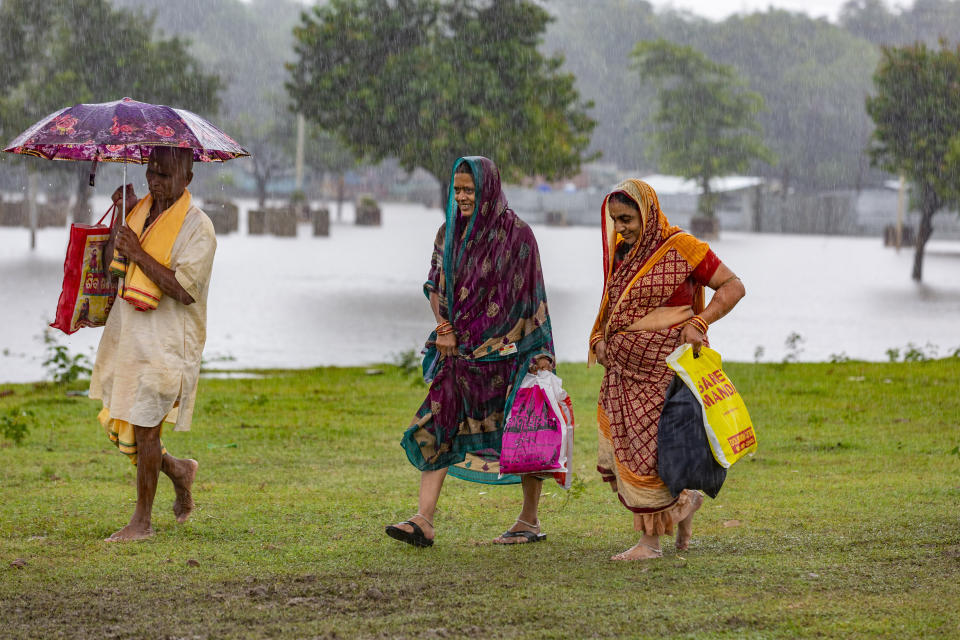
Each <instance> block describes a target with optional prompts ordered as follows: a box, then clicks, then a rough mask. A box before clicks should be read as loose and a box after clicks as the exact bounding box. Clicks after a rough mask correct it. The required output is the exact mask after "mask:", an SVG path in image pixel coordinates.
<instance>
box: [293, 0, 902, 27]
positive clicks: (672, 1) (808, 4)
mask: <svg viewBox="0 0 960 640" xmlns="http://www.w3.org/2000/svg"><path fill="white" fill-rule="evenodd" d="M583 1H584V2H590V0H583ZM647 1H648V2H650V4H652V5H653V6H654V7H657V8H658V9H659V8H668V7H670V8H673V9H678V10H685V11H690V12H691V13H696V14H697V15H701V16H703V17H705V18H710V19H711V20H723V19H724V18H726V17H727V16H729V15H730V14H733V13H753V12H755V11H766V9H767V7H776V8H777V9H786V10H788V11H802V12H804V13H807V14H808V15H811V16H813V17H815V18H827V19H829V20H831V21H832V22H836V21H837V16H839V15H840V8H841V7H842V6H843V5H844V2H845V0H647ZM885 1H886V4H887V6H890V5H891V2H890V0H885ZM300 2H303V3H304V4H313V0H300ZM892 4H895V5H896V4H908V5H912V4H913V2H912V0H906V2H893V3H892Z"/></svg>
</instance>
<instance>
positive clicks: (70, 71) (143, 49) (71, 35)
mask: <svg viewBox="0 0 960 640" xmlns="http://www.w3.org/2000/svg"><path fill="white" fill-rule="evenodd" d="M152 31H153V21H152V19H150V18H145V17H144V16H142V15H140V14H137V13H133V12H131V11H127V10H118V9H114V8H113V7H112V6H111V4H110V3H109V2H107V0H52V1H51V2H44V3H39V2H35V1H33V0H3V2H2V3H0V60H2V61H3V64H0V136H2V138H3V141H4V142H7V141H9V140H10V139H11V138H13V137H14V136H15V135H17V134H18V133H20V131H22V130H23V129H25V128H26V127H28V126H30V125H31V124H32V123H34V122H35V121H37V120H39V119H40V118H42V117H43V116H45V115H47V114H48V113H51V112H53V111H55V110H57V109H59V108H62V107H66V106H70V105H73V104H76V103H79V102H108V101H110V100H118V99H120V98H123V97H124V96H129V97H131V98H135V99H137V100H141V101H144V102H158V103H162V104H169V105H171V106H176V107H182V108H186V109H190V110H193V111H199V112H201V113H210V112H214V111H216V110H217V108H218V106H219V98H218V94H219V91H220V90H221V86H222V85H221V82H220V79H219V77H217V76H216V75H214V74H208V73H206V72H205V71H204V70H203V68H202V65H201V64H200V62H199V61H198V60H197V59H195V58H194V57H192V56H191V55H190V54H189V53H188V51H187V44H188V43H187V42H186V41H184V40H181V39H179V38H166V39H163V38H155V37H154V36H153V33H152ZM88 174H89V167H80V168H78V183H77V199H78V203H77V204H78V210H79V213H83V212H84V211H86V208H87V207H86V203H87V194H88V191H87V182H86V177H87V175H88ZM77 215H78V212H77V211H75V218H76V217H77Z"/></svg>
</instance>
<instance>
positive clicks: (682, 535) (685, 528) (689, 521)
mask: <svg viewBox="0 0 960 640" xmlns="http://www.w3.org/2000/svg"><path fill="white" fill-rule="evenodd" d="M690 493H691V494H693V495H691V496H690V512H689V513H688V514H687V516H686V517H685V518H684V519H683V520H681V521H680V522H679V523H678V524H677V551H686V550H687V549H689V548H690V538H691V537H692V536H693V514H695V513H696V512H697V510H698V509H700V506H701V505H702V504H703V495H702V494H701V493H700V492H699V491H691V492H690Z"/></svg>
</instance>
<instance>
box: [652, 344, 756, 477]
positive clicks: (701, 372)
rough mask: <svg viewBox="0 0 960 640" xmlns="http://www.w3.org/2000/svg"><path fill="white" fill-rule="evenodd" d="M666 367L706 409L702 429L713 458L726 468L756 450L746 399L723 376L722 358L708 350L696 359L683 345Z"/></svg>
mask: <svg viewBox="0 0 960 640" xmlns="http://www.w3.org/2000/svg"><path fill="white" fill-rule="evenodd" d="M667 366H668V367H670V368H671V369H673V370H674V371H675V372H676V373H677V375H678V376H680V379H681V380H683V382H684V383H685V384H686V385H687V387H689V388H690V390H691V391H693V395H694V396H695V397H696V398H697V400H698V401H699V402H700V407H701V408H702V409H703V427H704V429H705V430H706V432H707V440H708V441H709V442H710V449H711V450H712V451H713V457H714V458H716V459H717V462H718V463H720V465H722V466H723V467H724V468H728V467H730V465H732V464H733V463H734V462H736V461H737V460H739V459H740V458H742V457H743V456H745V455H746V454H748V453H753V452H754V451H756V450H757V436H756V434H755V433H754V431H753V422H752V421H751V420H750V414H749V413H747V407H746V405H745V404H744V403H743V398H742V397H741V396H740V393H739V392H738V391H737V388H736V387H735V386H733V382H731V381H730V378H728V377H727V375H726V374H725V373H724V372H723V367H722V363H721V361H720V354H719V353H717V352H716V351H714V350H713V349H710V348H708V347H703V348H701V349H700V356H699V357H697V358H694V357H693V347H692V346H691V345H689V344H683V345H680V346H679V347H677V349H676V350H675V351H674V352H673V353H671V354H670V355H669V356H667Z"/></svg>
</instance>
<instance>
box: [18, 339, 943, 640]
mask: <svg viewBox="0 0 960 640" xmlns="http://www.w3.org/2000/svg"><path fill="white" fill-rule="evenodd" d="M726 368H727V371H728V373H729V374H730V376H731V378H732V379H733V380H734V381H735V382H736V383H737V386H738V388H739V389H740V391H741V393H742V394H743V396H744V397H745V399H746V401H747V403H748V407H749V409H750V411H751V415H752V417H753V419H754V423H755V424H756V426H757V434H758V439H759V450H758V452H757V453H756V455H754V456H753V457H752V458H749V459H745V460H744V461H742V462H739V463H737V464H736V465H735V466H734V467H733V468H732V469H731V470H730V473H729V475H728V478H727V483H726V485H725V486H724V488H723V490H722V492H721V493H720V495H719V496H718V499H716V500H709V499H708V500H707V501H706V503H705V504H704V507H703V509H701V511H700V512H699V514H698V516H697V518H696V519H695V522H694V538H693V542H692V545H691V548H690V550H689V551H687V552H684V553H682V554H680V555H678V554H677V553H676V552H674V551H672V549H673V545H672V541H671V540H669V539H664V540H663V542H664V545H663V546H664V549H665V554H664V557H663V558H662V559H660V560H654V561H648V562H644V563H615V562H611V561H609V560H608V558H609V556H610V555H611V554H613V553H616V552H618V551H621V550H623V549H625V548H627V547H629V546H631V545H632V544H633V543H634V542H635V541H636V535H635V534H634V533H633V531H632V530H631V518H630V516H629V514H628V512H627V511H626V510H625V509H623V507H622V506H620V504H619V502H618V501H617V499H616V497H615V496H614V495H613V494H611V493H610V492H609V490H608V489H607V488H606V487H605V486H604V485H603V483H602V482H601V481H600V479H599V477H598V475H597V474H596V472H595V471H594V468H595V464H596V460H595V455H596V422H595V415H596V412H595V406H596V404H595V403H596V395H597V389H598V386H599V381H600V375H601V372H600V370H599V369H591V370H587V369H586V368H585V367H584V366H583V365H566V366H563V367H561V369H560V371H559V374H560V375H561V377H563V378H564V382H565V387H566V388H567V389H568V391H569V392H570V393H571V395H572V396H573V398H574V407H575V410H576V412H577V418H578V429H577V434H576V455H575V459H574V467H575V469H576V471H577V474H578V476H579V478H580V479H581V480H582V482H583V490H582V491H580V492H576V493H575V495H574V494H570V495H566V494H564V492H562V491H561V490H559V489H558V488H557V487H556V485H552V484H547V485H545V493H546V494H547V495H546V496H545V497H544V499H543V503H542V512H541V519H542V521H543V527H544V529H543V530H544V531H545V532H546V533H547V534H548V540H547V541H546V542H544V543H541V544H536V545H524V546H516V547H500V546H494V545H491V544H490V540H491V539H492V538H493V537H495V536H496V535H497V534H498V533H500V532H501V531H502V530H504V529H505V528H506V527H507V526H509V525H510V524H511V522H512V521H513V519H514V517H515V516H516V514H517V512H518V510H519V488H518V487H489V486H481V485H474V484H469V483H465V482H461V481H458V480H456V479H453V478H451V479H449V480H448V481H447V485H446V487H445V489H444V494H443V496H442V498H441V501H440V509H439V511H438V513H437V517H436V524H437V531H438V535H437V543H436V545H435V546H434V547H432V548H430V549H415V548H412V547H408V546H406V545H402V544H401V543H398V542H396V541H394V540H391V539H389V538H387V537H386V536H385V535H384V533H383V526H384V525H386V524H389V523H392V522H395V521H397V520H400V519H403V518H405V517H407V516H410V515H412V514H413V513H414V511H415V510H416V509H415V506H416V504H415V493H416V487H417V479H418V474H417V473H416V472H415V470H414V469H413V468H412V467H410V465H409V464H408V463H407V461H406V457H405V455H404V453H403V451H402V449H401V448H400V446H399V440H400V435H401V433H402V432H403V430H404V427H405V426H406V425H407V423H408V422H409V420H410V418H411V416H412V415H413V412H414V410H415V409H416V408H417V406H418V405H419V403H420V401H421V399H422V397H423V393H424V387H423V385H422V383H418V382H417V381H415V380H414V379H413V378H411V377H410V376H408V375H406V374H405V373H404V372H403V371H401V370H400V369H398V368H396V367H392V366H385V367H383V370H384V374H383V375H365V374H364V371H363V370H362V369H336V368H325V369H316V370H309V371H289V372H284V371H278V372H266V373H267V377H266V378H264V379H233V380H204V381H203V382H202V383H201V388H200V394H199V400H198V403H197V410H196V413H195V418H194V427H193V430H192V431H191V432H189V433H174V432H172V431H170V432H168V433H167V434H166V437H165V438H164V443H165V444H166V445H167V447H168V448H169V449H170V451H171V453H173V454H174V455H177V456H180V457H185V456H189V457H195V458H196V459H198V460H199V461H200V471H199V474H198V477H197V484H196V486H195V497H196V500H197V505H198V508H197V511H196V512H195V515H194V517H193V519H192V520H191V521H190V522H188V523H187V524H184V525H177V524H176V523H175V521H174V517H173V515H172V513H171V512H170V504H171V502H172V500H173V491H172V488H171V486H170V483H169V481H167V480H166V478H165V477H161V484H160V490H159V492H158V496H157V502H156V504H155V507H154V527H155V529H156V530H157V535H156V536H155V537H154V538H153V539H151V540H149V541H146V542H142V543H131V544H119V545H118V544H107V543H104V542H102V541H101V540H102V539H103V538H104V537H106V536H107V535H109V534H110V533H112V532H113V531H115V530H116V529H118V528H119V527H121V526H122V525H124V524H126V522H127V520H128V519H129V516H130V513H131V512H132V508H133V503H134V499H135V485H134V478H135V471H134V468H133V467H132V466H131V465H130V464H129V463H128V462H127V461H126V459H125V458H124V456H122V455H121V454H120V453H118V452H117V451H116V449H114V448H113V447H112V445H110V444H109V442H108V441H107V439H106V437H105V436H104V434H103V433H102V431H101V430H100V427H99V425H98V424H97V422H96V419H95V416H96V413H97V410H98V409H99V406H98V405H97V404H96V403H94V402H92V401H90V400H88V399H86V398H83V397H74V396H67V395H66V394H65V393H64V391H65V390H64V389H63V388H60V387H56V386H53V385H39V386H34V385H3V386H2V387H0V391H4V390H8V391H12V392H13V393H12V394H8V395H6V396H5V397H2V398H0V420H3V416H8V424H9V422H10V418H9V416H10V412H11V411H14V410H16V411H26V412H30V413H32V416H28V418H27V419H28V420H29V426H30V431H29V434H28V435H27V437H26V439H25V440H24V442H23V444H22V446H14V445H13V444H12V442H11V441H10V440H9V439H5V440H0V443H2V448H0V563H2V564H0V621H2V622H0V637H3V638H169V639H173V638H204V639H206V638H210V639H213V638H260V637H263V638H411V639H412V638H484V637H496V638H798V637H804V638H817V637H823V638H897V639H904V638H937V637H940V638H956V637H960V621H958V615H957V612H958V610H960V586H958V585H960V453H958V449H957V447H958V446H960V426H958V424H960V358H951V359H948V360H940V361H931V362H916V363H900V364H865V363H843V364H789V365H766V364H764V365H758V364H749V365H748V364H730V365H729V366H728V367H726ZM72 388H74V389H82V388H84V385H83V384H77V385H73V387H72Z"/></svg>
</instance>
